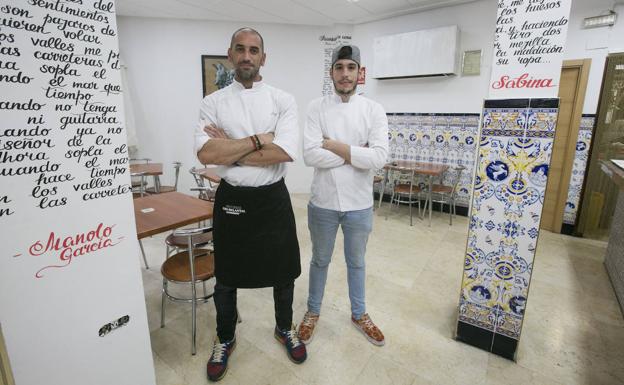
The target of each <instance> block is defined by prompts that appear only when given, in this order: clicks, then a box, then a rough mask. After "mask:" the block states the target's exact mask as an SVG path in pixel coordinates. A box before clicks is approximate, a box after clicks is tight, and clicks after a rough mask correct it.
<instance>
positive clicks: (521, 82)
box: [492, 73, 555, 90]
mask: <svg viewBox="0 0 624 385" xmlns="http://www.w3.org/2000/svg"><path fill="white" fill-rule="evenodd" d="M554 86H555V85H554V84H553V79H552V78H550V79H536V78H533V77H531V78H529V74H527V73H524V74H522V75H520V76H518V77H517V78H512V77H511V76H509V75H503V76H501V78H500V79H499V80H497V81H495V82H494V83H492V88H494V89H495V90H500V89H501V88H549V87H554Z"/></svg>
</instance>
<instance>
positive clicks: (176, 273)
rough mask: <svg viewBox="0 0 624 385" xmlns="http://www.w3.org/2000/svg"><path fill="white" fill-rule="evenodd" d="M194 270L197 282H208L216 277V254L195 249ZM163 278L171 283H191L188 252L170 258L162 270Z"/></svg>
mask: <svg viewBox="0 0 624 385" xmlns="http://www.w3.org/2000/svg"><path fill="white" fill-rule="evenodd" d="M193 255H194V256H195V260H194V269H195V279H196V280H197V281H206V280H208V279H210V278H212V277H213V276H214V254H213V253H212V251H210V250H207V249H195V250H194V251H193ZM160 272H161V273H162V275H163V277H164V278H166V279H168V280H169V281H175V282H191V267H190V261H189V254H188V252H187V251H182V252H179V253H177V254H175V255H172V256H171V257H170V258H168V259H167V260H166V261H165V262H164V263H163V264H162V267H161V268H160Z"/></svg>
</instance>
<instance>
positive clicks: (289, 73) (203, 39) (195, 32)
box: [118, 17, 352, 192]
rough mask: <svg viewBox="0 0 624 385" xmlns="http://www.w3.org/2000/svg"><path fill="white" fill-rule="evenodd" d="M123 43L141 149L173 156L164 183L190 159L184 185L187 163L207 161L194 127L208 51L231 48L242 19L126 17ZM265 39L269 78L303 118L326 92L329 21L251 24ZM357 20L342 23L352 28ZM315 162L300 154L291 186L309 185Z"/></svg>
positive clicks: (167, 159)
mask: <svg viewBox="0 0 624 385" xmlns="http://www.w3.org/2000/svg"><path fill="white" fill-rule="evenodd" d="M118 25H119V46H120V52H121V56H122V58H123V60H124V62H125V63H126V65H127V67H128V69H127V73H128V83H129V90H128V92H129V93H130V95H131V97H132V99H133V102H134V112H135V118H136V128H137V137H138V143H139V157H149V158H152V159H153V161H155V162H163V163H165V175H164V176H163V179H164V180H163V184H169V183H172V181H173V171H172V170H173V166H171V162H173V161H176V160H179V161H181V162H183V164H184V166H183V170H182V172H181V173H180V186H179V190H180V191H182V192H188V189H189V188H190V187H191V186H193V184H194V183H193V181H192V178H191V177H190V175H189V174H188V172H187V170H188V169H189V168H190V167H191V166H192V165H199V163H198V161H197V160H196V158H195V156H194V154H193V130H194V129H195V126H196V124H197V119H198V116H199V103H200V101H201V99H202V75H201V55H225V54H226V53H227V48H228V46H229V42H230V37H231V35H232V32H234V31H235V30H236V29H238V28H240V27H241V26H243V25H244V24H242V23H230V22H203V21H190V20H171V19H146V18H134V17H120V18H119V20H118ZM249 26H250V27H253V28H255V29H257V30H258V31H259V32H260V33H261V34H262V36H263V38H264V41H265V51H266V54H267V60H266V65H265V66H264V67H263V68H262V69H261V71H260V73H261V74H262V75H263V77H264V80H265V81H266V82H267V83H269V84H271V85H273V86H275V87H278V88H281V89H283V90H285V91H287V92H289V93H291V94H293V96H294V97H295V99H296V100H297V104H298V107H299V119H300V122H303V118H304V117H305V110H306V107H307V104H308V103H309V102H310V101H311V100H312V99H313V98H316V97H318V96H321V90H322V79H323V57H322V49H321V44H320V42H319V39H318V38H319V36H320V35H322V34H330V33H331V32H332V31H334V30H333V29H332V28H327V27H310V26H292V25H278V24H249ZM351 29H352V27H344V26H341V27H340V29H339V31H341V32H345V33H350V32H351ZM311 180H312V169H310V168H308V167H305V165H304V164H303V160H302V159H301V156H300V158H299V159H298V160H297V161H296V162H294V163H293V164H291V166H290V170H289V172H288V176H287V178H286V181H287V184H288V187H289V189H290V191H291V192H307V191H309V188H310V182H311Z"/></svg>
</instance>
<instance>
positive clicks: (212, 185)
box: [189, 167, 220, 202]
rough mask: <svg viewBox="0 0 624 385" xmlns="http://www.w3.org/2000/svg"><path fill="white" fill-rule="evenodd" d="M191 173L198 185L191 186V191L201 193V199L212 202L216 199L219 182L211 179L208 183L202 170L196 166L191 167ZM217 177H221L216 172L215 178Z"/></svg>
mask: <svg viewBox="0 0 624 385" xmlns="http://www.w3.org/2000/svg"><path fill="white" fill-rule="evenodd" d="M189 173H190V174H191V175H192V176H193V179H194V180H195V184H196V185H197V187H193V188H191V191H197V192H198V193H199V196H198V198H199V199H203V200H206V201H211V202H212V201H214V196H215V193H216V191H217V187H219V182H213V181H211V180H210V179H209V180H208V184H206V182H205V179H204V177H203V176H202V175H201V173H200V170H198V169H197V168H195V167H191V169H190V170H189ZM216 178H219V177H218V176H216V174H215V179H216ZM218 180H220V179H218Z"/></svg>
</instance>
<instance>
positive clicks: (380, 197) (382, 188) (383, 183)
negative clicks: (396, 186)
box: [377, 169, 392, 209]
mask: <svg viewBox="0 0 624 385" xmlns="http://www.w3.org/2000/svg"><path fill="white" fill-rule="evenodd" d="M386 179H388V169H386V170H385V174H384V178H383V180H382V181H381V189H380V190H379V205H377V208H378V209H380V208H381V201H382V200H383V194H384V192H385V191H386ZM390 205H392V202H390Z"/></svg>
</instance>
